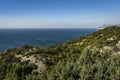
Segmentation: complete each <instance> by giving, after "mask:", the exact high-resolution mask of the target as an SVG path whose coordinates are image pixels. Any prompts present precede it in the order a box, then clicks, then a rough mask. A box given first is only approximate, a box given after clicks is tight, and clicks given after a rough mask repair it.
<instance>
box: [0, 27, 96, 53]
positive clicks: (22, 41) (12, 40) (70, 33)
mask: <svg viewBox="0 0 120 80" xmlns="http://www.w3.org/2000/svg"><path fill="white" fill-rule="evenodd" d="M95 31H97V30H96V29H0V51H2V50H6V49H9V48H15V47H18V46H23V45H31V46H48V45H53V44H59V43H62V42H65V41H67V40H73V39H76V38H78V37H80V36H84V35H87V34H89V33H92V32H95Z"/></svg>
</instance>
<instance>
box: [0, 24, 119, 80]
mask: <svg viewBox="0 0 120 80" xmlns="http://www.w3.org/2000/svg"><path fill="white" fill-rule="evenodd" d="M111 55H112V56H113V57H111ZM116 55H117V56H116ZM119 57H120V27H116V26H111V27H107V28H105V29H103V30H99V31H97V32H94V33H92V34H89V35H87V36H83V37H80V38H78V39H76V40H72V41H68V42H65V43H63V44H59V45H53V46H49V47H45V48H43V47H31V46H22V47H19V48H14V49H9V50H6V51H4V52H1V53H0V80H79V79H82V80H83V79H84V80H89V79H92V80H96V79H98V80H101V79H115V80H119V79H120V77H119V76H120V58H119ZM106 60H107V61H106ZM102 63H103V64H104V65H103V64H102ZM109 67H110V68H109ZM104 68H105V69H104ZM112 70H113V71H112ZM86 71H88V72H86ZM85 75H86V76H85ZM106 76H107V77H106Z"/></svg>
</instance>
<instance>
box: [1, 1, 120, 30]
mask: <svg viewBox="0 0 120 80" xmlns="http://www.w3.org/2000/svg"><path fill="white" fill-rule="evenodd" d="M119 3H120V0H0V28H87V27H89V28H93V27H99V26H101V25H103V24H120V5H119Z"/></svg>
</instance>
